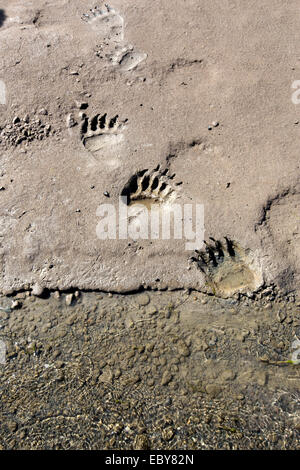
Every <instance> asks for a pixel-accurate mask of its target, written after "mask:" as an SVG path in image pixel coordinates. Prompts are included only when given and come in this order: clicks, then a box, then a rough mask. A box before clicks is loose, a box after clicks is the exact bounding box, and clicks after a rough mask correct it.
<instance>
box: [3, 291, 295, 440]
mask: <svg viewBox="0 0 300 470" xmlns="http://www.w3.org/2000/svg"><path fill="white" fill-rule="evenodd" d="M259 297H261V298H257V299H249V298H246V297H244V298H242V299H240V300H238V299H235V300H234V299H228V300H225V299H219V298H216V297H213V296H207V295H204V294H200V293H198V292H185V291H174V292H172V291H163V292H161V291H156V292H152V291H151V292H150V291H149V292H141V293H138V294H134V295H116V294H107V293H92V292H90V293H83V292H81V293H80V292H76V293H73V294H70V293H68V294H64V293H62V294H59V293H58V292H56V293H51V294H50V296H49V298H47V299H41V298H37V297H34V296H31V295H29V293H21V294H18V295H17V296H16V297H14V298H7V297H6V298H2V299H1V310H0V340H1V341H2V345H3V344H4V345H5V363H4V364H2V365H1V364H0V390H1V403H2V412H1V413H2V420H1V421H2V422H3V424H2V425H1V426H2V429H1V438H0V439H1V440H2V447H3V448H53V447H54V448H78V447H80V448H137V447H134V446H138V445H141V444H137V442H141V441H139V440H138V439H141V438H140V437H139V436H140V435H142V436H144V435H146V436H147V442H148V445H149V446H150V447H151V448H160V447H161V448H168V447H171V448H195V446H196V448H226V446H227V447H228V436H227V437H226V439H225V438H224V435H223V434H222V432H223V431H224V433H225V434H226V433H227V434H228V432H229V431H228V429H227V428H230V429H233V428H234V429H236V430H237V431H236V433H237V434H236V433H234V434H235V435H234V437H232V432H231V433H230V432H229V434H230V439H231V440H230V439H229V441H230V442H231V444H230V445H231V447H230V448H251V446H250V444H249V436H250V435H251V436H252V434H253V432H252V430H251V424H249V423H251V419H254V418H253V417H254V416H257V420H258V421H257V423H256V424H255V426H256V427H257V426H258V427H260V428H261V429H263V432H262V435H261V436H259V439H258V440H257V439H256V438H257V437H258V436H256V435H255V438H253V436H252V437H251V439H252V445H253V442H254V447H257V448H269V447H270V446H271V447H272V446H273V447H274V448H287V446H288V448H291V447H293V446H294V447H295V446H297V444H296V442H297V439H298V436H299V433H298V431H297V425H298V424H297V423H299V422H300V417H299V406H298V405H299V403H300V396H299V380H300V373H299V371H300V369H299V367H298V366H297V365H296V362H297V358H298V356H297V349H295V346H297V344H298V343H297V344H296V343H295V341H299V337H300V335H299V333H300V309H299V306H300V304H299V302H297V299H295V298H294V297H293V296H291V297H290V298H289V299H287V298H281V299H278V298H276V297H275V298H274V295H273V294H272V293H269V294H264V295H260V296H259ZM270 299H272V300H270ZM12 302H15V304H13V306H14V308H12V309H11V310H10V311H9V309H10V308H11V305H12ZM16 302H17V303H16ZM70 302H71V305H67V303H70ZM2 308H3V309H4V310H2ZM292 360H293V361H294V364H292V363H291V361H292ZM3 362H4V361H3ZM282 400H283V402H284V405H278V403H281V402H282ZM168 403H169V404H168ZM258 404H259V410H256V411H255V407H256V408H257V405H258ZM172 407H173V413H175V414H174V416H175V415H176V416H177V421H178V422H177V425H176V426H177V427H176V426H175V424H174V423H173V425H170V426H171V427H172V429H173V435H172V438H170V439H165V438H164V437H163V435H164V431H163V430H164V429H165V427H164V425H163V424H162V423H161V420H163V419H164V416H166V415H168V413H169V411H170V409H172ZM220 408H221V409H223V412H224V410H225V415H226V416H227V415H228V416H231V414H232V411H233V410H234V409H236V410H237V411H236V416H237V417H236V419H238V420H239V419H240V417H241V415H243V414H244V415H245V416H247V419H246V421H245V422H244V424H243V425H240V427H241V430H240V431H238V427H237V426H233V424H232V423H231V424H230V426H229V424H226V425H224V426H225V428H226V429H227V431H226V429H225V428H224V430H223V431H222V432H221V434H220V435H219V437H218V435H216V432H215V424H214V428H213V429H211V430H210V429H209V428H208V429H206V431H205V436H204V437H203V432H202V434H201V433H200V434H201V436H202V437H201V438H200V434H199V432H198V431H199V429H198V428H197V429H198V431H197V430H196V429H195V430H194V435H193V439H192V436H190V434H189V428H190V427H191V426H196V424H197V423H196V424H195V423H194V424H193V425H192V424H190V425H188V426H187V423H186V420H190V418H191V416H194V417H195V416H198V417H199V416H200V415H201V413H204V414H205V416H206V414H207V413H208V411H207V410H211V411H210V412H209V413H211V416H212V423H214V419H215V418H216V419H217V417H218V416H219V413H220ZM263 408H265V412H264V413H263V416H264V419H263V422H260V419H261V418H260V415H261V416H262V414H261V413H262V411H261V410H262V409H263ZM274 409H276V410H277V411H274ZM97 410H98V411H97ZM153 410H156V412H155V413H153ZM201 410H202V411H201ZM274 413H275V414H274ZM101 416H102V417H101ZM228 416H227V417H228ZM95 419H97V420H98V421H97V422H100V421H101V422H102V424H103V423H104V421H105V423H104V424H103V426H102V425H101V426H102V427H101V426H100V428H101V432H100V429H99V426H98V427H97V426H96V427H95V423H94V420H95ZM193 419H194V418H193ZM218 419H219V418H218ZM228 419H229V418H228ZM230 419H231V418H230ZM244 419H245V418H244ZM59 420H61V424H59ZM103 420H104V421H103ZM249 420H250V421H249ZM123 421H124V423H123V424H124V426H123V428H122V431H120V432H119V433H117V432H115V431H111V430H112V429H115V426H116V425H117V423H118V422H123ZM126 421H128V423H127V424H126ZM173 421H174V420H173ZM192 421H193V420H192ZM196 421H197V420H196ZM11 423H16V426H17V428H16V430H15V431H12V429H13V428H14V427H15V424H11ZM45 423H47V429H46V430H45V429H44V426H45ZM130 423H131V424H130ZM132 423H135V424H134V425H132ZM178 423H179V424H178ZM180 423H181V424H180ZM245 423H246V424H245ZM131 425H132V432H131V433H130V432H129V433H128V432H125V431H124V429H125V428H126V426H127V427H128V426H129V427H130V426H131ZM170 426H169V427H170ZM186 426H187V427H186ZM197 426H198V427H199V423H198V424H197ZM197 426H196V427H197ZM255 426H254V427H255ZM58 427H59V433H60V436H61V437H60V438H59V437H58V436H57V428H58ZM200 427H201V426H200ZM283 427H284V429H286V431H285V433H286V435H287V437H286V440H285V441H284V439H283V437H282V431H280V432H279V429H282V428H283ZM177 428H180V429H179V430H178V429H177ZM242 428H243V429H242ZM43 429H44V430H43ZM74 429H76V430H77V431H76V433H78V436H77V437H74V432H75V431H74ZM108 429H110V431H109V432H108ZM274 429H275V431H274ZM23 431H24V432H23ZM83 431H84V432H85V433H86V434H87V435H88V436H89V438H88V440H87V438H83V437H82V436H81V437H80V435H81V433H82V432H83ZM202 431H203V430H202ZM272 432H273V433H274V432H275V434H276V433H277V434H276V436H277V437H276V438H275V437H274V436H273V437H274V439H273V440H274V442H273V443H272V442H271V443H270V442H269V434H270V433H272ZM76 433H75V434H76ZM99 433H100V434H99ZM297 433H298V434H297ZM171 434H172V433H171V432H170V435H171ZM212 434H213V435H212ZM100 435H101V436H100ZM213 436H214V437H213ZM238 436H239V437H238ZM245 436H248V437H247V439H248V441H247V439H246V437H245ZM232 439H233V440H232ZM253 439H254V440H253ZM1 440H0V442H1ZM142 441H143V438H142ZM247 442H248V444H247ZM184 443H185V444H184Z"/></svg>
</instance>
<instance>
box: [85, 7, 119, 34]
mask: <svg viewBox="0 0 300 470" xmlns="http://www.w3.org/2000/svg"><path fill="white" fill-rule="evenodd" d="M81 18H82V20H83V21H85V22H86V23H89V24H90V25H91V26H92V28H93V29H95V30H96V31H97V33H99V34H100V35H101V36H102V38H103V39H113V40H115V41H117V42H119V41H123V39H124V19H123V17H122V16H121V15H120V14H119V13H117V12H116V10H115V9H114V8H112V7H110V6H109V5H108V4H107V3H105V5H104V7H103V8H102V9H101V8H99V7H98V6H95V8H92V9H91V10H90V11H89V13H84V14H83V15H82V17H81Z"/></svg>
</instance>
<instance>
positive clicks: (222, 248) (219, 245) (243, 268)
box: [192, 237, 262, 298]
mask: <svg viewBox="0 0 300 470" xmlns="http://www.w3.org/2000/svg"><path fill="white" fill-rule="evenodd" d="M210 240H211V242H210V243H208V242H204V243H205V245H206V246H205V248H204V249H203V250H200V251H198V250H196V255H197V256H196V257H193V258H192V260H193V261H195V262H196V263H197V266H198V267H199V269H200V270H201V271H202V272H203V274H204V275H205V279H206V284H207V286H208V287H210V289H211V290H212V292H213V293H214V294H215V295H217V296H220V297H225V298H227V297H230V296H232V295H233V294H235V293H237V292H241V293H242V292H249V291H251V292H252V291H254V290H256V289H257V288H258V287H260V286H261V285H262V275H261V271H260V269H259V267H258V265H257V263H256V262H255V261H254V258H253V256H252V255H251V253H250V250H244V249H243V248H242V247H240V246H239V245H238V244H237V243H236V242H235V241H233V240H230V239H229V238H227V237H225V239H224V240H225V242H224V243H223V242H221V241H219V240H215V239H214V238H212V237H210Z"/></svg>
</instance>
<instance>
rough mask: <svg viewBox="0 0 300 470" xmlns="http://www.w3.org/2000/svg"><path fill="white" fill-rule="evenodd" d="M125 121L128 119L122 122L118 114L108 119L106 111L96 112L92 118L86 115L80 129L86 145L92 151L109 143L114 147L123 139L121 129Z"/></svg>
mask: <svg viewBox="0 0 300 470" xmlns="http://www.w3.org/2000/svg"><path fill="white" fill-rule="evenodd" d="M125 122H127V119H126V120H125V121H123V122H120V121H119V117H118V115H116V116H114V117H113V118H111V119H108V118H107V114H106V113H105V114H103V115H100V114H96V115H95V116H94V117H93V118H91V119H90V118H88V117H84V120H83V122H82V124H81V130H80V135H81V140H82V143H83V145H84V147H85V148H86V149H87V150H89V151H90V152H97V151H98V150H101V149H103V148H105V147H107V146H108V145H109V146H110V148H112V147H113V146H114V145H116V144H118V143H119V142H121V140H122V139H123V134H122V133H121V130H122V129H123V128H124V124H125Z"/></svg>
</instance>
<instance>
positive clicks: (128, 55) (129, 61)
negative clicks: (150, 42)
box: [112, 46, 147, 72]
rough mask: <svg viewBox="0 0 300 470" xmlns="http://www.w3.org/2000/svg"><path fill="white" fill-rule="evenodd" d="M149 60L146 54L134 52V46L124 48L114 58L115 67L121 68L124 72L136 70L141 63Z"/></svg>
mask: <svg viewBox="0 0 300 470" xmlns="http://www.w3.org/2000/svg"><path fill="white" fill-rule="evenodd" d="M146 58H147V54H146V53H145V52H138V51H134V49H133V46H128V47H123V48H122V49H120V50H118V51H117V52H116V53H115V54H114V55H113V56H112V62H113V64H114V65H116V66H119V68H120V70H121V71H123V72H129V71H130V70H133V69H135V68H136V67H137V66H138V65H139V63H140V62H143V60H145V59H146Z"/></svg>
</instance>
